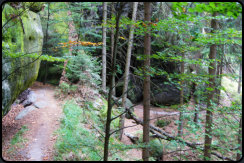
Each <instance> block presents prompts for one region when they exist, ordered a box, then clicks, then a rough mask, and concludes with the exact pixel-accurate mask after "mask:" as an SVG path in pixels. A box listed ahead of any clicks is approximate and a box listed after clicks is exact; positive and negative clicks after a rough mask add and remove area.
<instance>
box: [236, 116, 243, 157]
mask: <svg viewBox="0 0 244 163" xmlns="http://www.w3.org/2000/svg"><path fill="white" fill-rule="evenodd" d="M237 137H238V144H239V145H240V146H239V152H242V117H241V119H240V126H239V134H238V136H237ZM239 152H238V153H237V155H236V160H237V161H239V160H240V159H241V156H242V154H240V153H239Z"/></svg>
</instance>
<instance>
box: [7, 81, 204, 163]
mask: <svg viewBox="0 0 244 163" xmlns="http://www.w3.org/2000/svg"><path fill="white" fill-rule="evenodd" d="M54 89H55V87H53V86H51V85H49V84H46V85H43V84H42V83H40V82H35V83H34V84H33V86H32V87H31V90H32V91H34V92H35V94H36V95H37V96H38V100H39V101H45V103H46V104H47V105H46V106H45V107H44V108H40V109H35V110H34V111H32V112H30V113H29V114H28V115H26V116H25V117H24V118H23V119H21V120H15V117H16V116H17V115H18V113H19V112H20V111H21V110H22V109H23V108H24V107H23V106H22V105H12V109H11V111H9V113H8V114H7V115H6V116H5V117H4V118H3V119H2V157H3V159H4V160H6V161H30V160H32V161H44V160H45V161H49V160H50V161H52V160H53V156H54V150H53V145H54V143H55V141H56V137H55V135H54V134H53V133H54V132H55V130H57V129H58V128H59V124H60V119H61V116H62V107H61V106H62V103H63V102H62V101H59V100H57V99H56V98H55V97H54V94H55V91H54ZM191 103H192V101H191ZM188 110H189V111H191V110H194V108H193V107H189V108H188ZM134 111H135V114H136V116H137V117H139V118H141V119H142V118H143V105H142V104H138V105H137V106H135V107H134ZM201 114H202V116H203V117H205V111H202V112H201ZM162 117H163V119H164V120H170V121H171V123H170V124H169V125H167V126H165V127H163V128H161V129H162V130H164V131H165V132H167V133H168V134H171V135H173V136H176V134H177V132H178V127H177V124H175V123H174V121H175V120H178V119H179V111H177V109H172V108H170V107H169V108H163V109H162V108H158V107H153V106H151V108H150V118H151V119H152V120H151V121H150V123H151V124H152V125H155V122H156V120H157V119H159V118H162ZM202 123H204V120H203V122H202ZM23 125H26V126H27V128H28V129H29V130H28V131H26V132H25V134H24V135H23V137H24V138H26V139H27V141H25V142H24V143H22V144H21V146H14V149H13V147H11V145H10V140H11V139H12V138H13V136H14V135H15V134H16V133H17V132H18V131H19V130H20V129H21V126H23ZM133 125H136V124H135V122H134V121H133V120H131V119H125V127H126V126H133ZM183 125H187V124H183ZM155 126H156V125H155ZM202 131H204V127H203V128H202ZM185 132H187V131H186V130H185V129H184V130H183V133H185ZM124 133H129V134H132V135H136V136H138V135H140V134H142V126H141V125H136V126H134V127H129V128H125V129H124ZM196 134H198V133H196ZM191 136H194V135H186V136H185V137H183V139H184V140H187V138H188V141H189V142H191V141H192V142H193V140H192V138H191ZM199 141H203V140H199ZM122 142H123V143H124V144H132V142H131V140H130V139H129V138H128V137H127V136H125V135H123V136H122ZM188 152H189V153H192V156H191V158H189V159H188V160H191V159H192V160H195V161H196V160H197V156H196V155H195V154H194V153H193V152H192V151H188ZM127 155H128V157H127V158H126V159H127V160H128V161H132V160H139V159H141V158H142V151H141V150H140V149H131V150H129V151H128V152H127ZM176 155H178V156H179V152H178V153H173V154H168V155H164V158H163V159H164V161H173V160H174V159H173V156H176ZM127 160H126V161H127Z"/></svg>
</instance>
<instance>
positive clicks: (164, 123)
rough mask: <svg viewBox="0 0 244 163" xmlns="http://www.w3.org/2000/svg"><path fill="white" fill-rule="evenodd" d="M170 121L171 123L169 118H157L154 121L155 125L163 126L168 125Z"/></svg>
mask: <svg viewBox="0 0 244 163" xmlns="http://www.w3.org/2000/svg"><path fill="white" fill-rule="evenodd" d="M170 123H171V121H170V120H167V119H166V120H165V119H159V120H157V121H156V126H158V127H161V128H163V127H165V126H168V125H169V124H170Z"/></svg>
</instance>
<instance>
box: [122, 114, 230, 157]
mask: <svg viewBox="0 0 244 163" xmlns="http://www.w3.org/2000/svg"><path fill="white" fill-rule="evenodd" d="M127 111H128V114H129V115H130V117H131V119H133V120H135V121H136V123H137V124H141V125H143V121H142V120H141V119H139V118H137V117H136V116H135V115H133V114H132V112H131V111H130V110H129V109H127ZM149 127H150V131H151V132H152V133H153V134H154V135H155V136H156V137H158V138H161V139H165V140H169V141H170V140H176V141H178V142H180V143H182V144H186V145H187V146H188V147H191V148H193V149H199V150H201V151H203V150H204V149H203V148H198V147H197V145H202V143H189V142H186V141H184V140H182V139H181V138H178V137H174V136H172V135H170V134H168V133H166V132H164V131H163V130H161V129H159V128H157V127H155V126H153V125H150V126H149ZM155 131H157V132H159V133H157V132H155ZM211 154H213V155H215V156H217V157H218V158H220V159H224V160H228V161H234V160H232V159H230V158H228V157H222V156H220V155H219V154H217V153H215V152H211Z"/></svg>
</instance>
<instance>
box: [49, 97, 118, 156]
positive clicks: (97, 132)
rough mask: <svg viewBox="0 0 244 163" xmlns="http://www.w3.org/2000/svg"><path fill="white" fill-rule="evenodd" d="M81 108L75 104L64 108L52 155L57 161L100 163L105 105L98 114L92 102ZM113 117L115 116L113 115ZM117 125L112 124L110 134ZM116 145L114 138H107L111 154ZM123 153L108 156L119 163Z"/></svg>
mask: <svg viewBox="0 0 244 163" xmlns="http://www.w3.org/2000/svg"><path fill="white" fill-rule="evenodd" d="M84 104H85V105H84V106H83V107H80V106H78V105H77V104H76V102H75V101H74V100H70V101H67V102H66V103H65V104H64V106H63V113H64V116H63V118H62V120H61V126H60V129H59V130H57V132H56V135H58V138H57V141H56V144H55V151H56V155H55V157H54V160H56V161H61V160H62V161H65V160H66V161H101V160H103V146H104V144H103V142H104V137H103V136H104V135H105V134H104V126H105V122H104V120H105V119H104V116H103V115H102V114H101V113H103V112H105V110H107V108H106V103H105V102H104V106H102V107H101V108H100V110H99V111H98V110H97V108H94V107H93V103H92V102H85V103H84ZM113 116H114V115H113ZM116 126H117V122H116V121H114V122H112V124H111V130H113V129H116ZM115 144H119V141H118V140H117V138H116V137H115V136H114V135H112V136H111V137H110V145H111V146H110V152H111V153H112V152H113V150H114V151H115V150H117V149H113V145H115ZM122 153H123V152H121V151H120V153H115V154H113V155H111V156H110V159H112V160H116V159H117V160H121V157H120V156H119V155H121V154H122Z"/></svg>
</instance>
